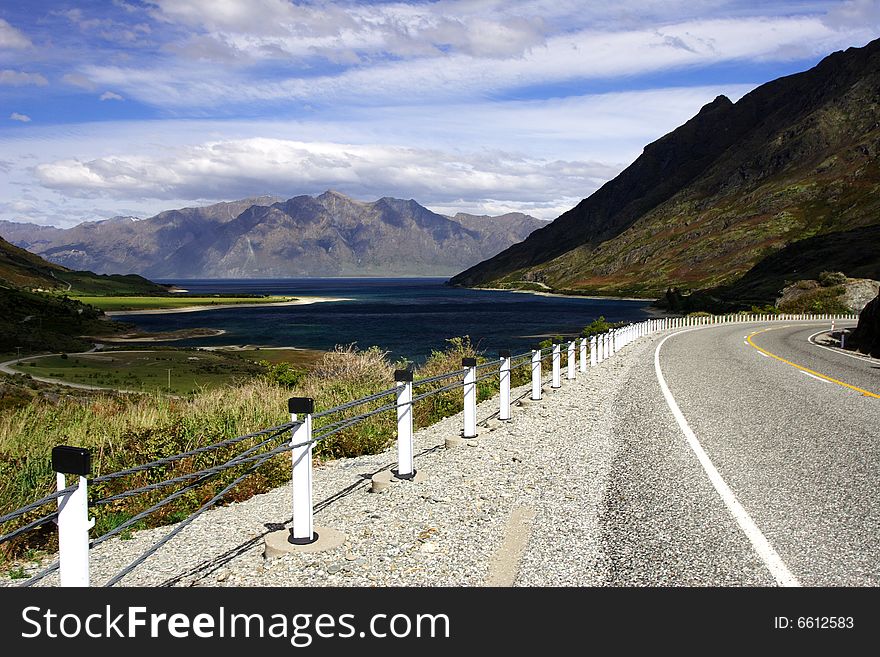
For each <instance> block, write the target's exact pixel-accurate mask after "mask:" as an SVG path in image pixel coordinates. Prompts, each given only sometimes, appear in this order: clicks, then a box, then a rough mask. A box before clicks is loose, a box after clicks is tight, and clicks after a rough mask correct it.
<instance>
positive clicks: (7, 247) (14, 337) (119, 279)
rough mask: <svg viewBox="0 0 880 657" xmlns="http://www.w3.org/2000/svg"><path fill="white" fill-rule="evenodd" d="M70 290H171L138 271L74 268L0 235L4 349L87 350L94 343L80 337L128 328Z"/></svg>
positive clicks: (0, 317)
mask: <svg viewBox="0 0 880 657" xmlns="http://www.w3.org/2000/svg"><path fill="white" fill-rule="evenodd" d="M68 294H70V295H73V294H93V295H106V294H111V295H130V294H142V295H155V296H158V295H165V294H168V289H167V288H166V287H164V286H162V285H157V284H155V283H153V282H151V281H148V280H147V279H145V278H142V277H140V276H136V275H127V276H121V275H99V274H93V273H92V272H88V271H70V270H69V269H66V268H65V267H61V266H60V265H56V264H53V263H51V262H46V261H45V260H43V259H42V258H40V257H39V256H37V255H34V254H33V253H30V252H28V251H26V250H24V249H21V248H19V247H17V246H14V245H12V244H10V243H9V242H7V241H6V240H4V239H2V238H0V352H9V353H12V352H18V351H22V352H23V353H29V352H33V351H43V350H50V351H73V350H79V349H87V348H89V346H91V342H90V341H89V340H87V339H85V338H82V337H80V336H83V335H107V334H112V333H118V332H120V331H123V330H125V329H127V328H129V327H128V326H127V325H123V324H119V323H116V322H108V321H106V320H104V319H103V313H102V312H101V311H100V310H98V309H97V308H95V307H93V306H89V305H87V304H84V303H81V302H79V301H77V300H76V299H71V298H70V297H69V296H68Z"/></svg>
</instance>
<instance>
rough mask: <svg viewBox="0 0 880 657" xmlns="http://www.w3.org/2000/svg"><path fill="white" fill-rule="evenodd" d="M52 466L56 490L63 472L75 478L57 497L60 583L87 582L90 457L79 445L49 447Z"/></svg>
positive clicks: (62, 486) (63, 483)
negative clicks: (68, 490) (75, 483)
mask: <svg viewBox="0 0 880 657" xmlns="http://www.w3.org/2000/svg"><path fill="white" fill-rule="evenodd" d="M52 469H53V470H54V471H55V480H56V484H57V486H58V490H64V489H65V488H67V475H75V476H78V477H79V481H78V482H77V486H76V489H75V490H72V491H70V492H69V493H67V494H65V495H63V496H61V497H59V498H58V560H59V576H60V580H61V586H65V587H67V586H88V585H89V530H90V529H91V528H92V527H94V526H95V521H94V519H93V520H89V488H88V479H86V477H87V476H88V475H89V474H90V473H91V470H92V456H91V453H90V452H89V450H87V449H84V448H82V447H69V446H67V445H59V446H57V447H53V448H52Z"/></svg>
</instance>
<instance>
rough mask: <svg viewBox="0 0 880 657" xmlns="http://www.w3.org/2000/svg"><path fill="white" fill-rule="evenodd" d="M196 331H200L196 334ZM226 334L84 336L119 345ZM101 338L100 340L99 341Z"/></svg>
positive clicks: (211, 331)
mask: <svg viewBox="0 0 880 657" xmlns="http://www.w3.org/2000/svg"><path fill="white" fill-rule="evenodd" d="M194 331H200V333H198V334H195V333H194ZM225 333H226V330H225V329H209V328H204V329H182V330H180V331H166V332H165V333H157V334H155V335H145V334H137V333H135V334H125V333H123V334H122V335H120V336H112V337H105V336H84V337H88V338H89V339H90V340H94V341H95V342H100V343H101V344H106V343H119V344H128V343H130V342H177V341H179V340H196V339H198V338H215V337H217V336H218V335H223V334H225ZM99 338H100V340H99Z"/></svg>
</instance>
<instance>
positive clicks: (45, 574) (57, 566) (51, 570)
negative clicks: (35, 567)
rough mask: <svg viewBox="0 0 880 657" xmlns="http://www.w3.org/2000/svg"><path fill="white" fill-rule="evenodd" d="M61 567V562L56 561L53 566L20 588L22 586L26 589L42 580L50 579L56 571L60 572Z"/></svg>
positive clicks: (26, 581) (25, 582) (22, 584)
mask: <svg viewBox="0 0 880 657" xmlns="http://www.w3.org/2000/svg"><path fill="white" fill-rule="evenodd" d="M60 566H61V562H60V561H57V560H56V561H55V563H53V564H52V565H51V566H48V567H47V568H45V569H43V570H41V571H40V572H38V573H37V574H36V575H34V576H33V577H31V578H30V579H28V580H25V581H24V582H22V583H21V584H19V586H21V587H22V588H26V587H28V586H33V585H34V584H36V583H37V582H39V581H40V580H41V579H43V578H45V577H48V576H49V575H51V574H52V573H54V572H55V571H56V570H58V568H59V567H60Z"/></svg>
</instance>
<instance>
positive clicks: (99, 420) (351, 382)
mask: <svg viewBox="0 0 880 657" xmlns="http://www.w3.org/2000/svg"><path fill="white" fill-rule="evenodd" d="M260 351H261V352H262V351H263V350H260ZM267 351H268V350H267ZM198 353H199V354H201V353H202V352H198ZM102 355H104V354H102ZM473 356H478V354H477V353H476V351H475V349H474V348H473V346H472V345H471V344H470V342H469V340H467V338H459V339H455V340H450V341H449V346H448V348H447V349H445V350H444V351H438V352H435V353H433V354H432V355H431V357H430V358H429V359H428V360H427V362H426V363H425V364H424V365H422V366H421V367H420V368H419V369H418V370H417V372H416V377H417V378H425V377H429V376H432V375H434V374H439V373H443V372H449V371H454V370H458V369H460V368H461V358H462V357H473ZM69 359H70V357H69V358H68V360H69ZM481 360H482V358H481ZM159 362H160V363H163V364H164V363H165V362H166V361H159ZM189 362H191V361H189ZM142 365H143V367H148V365H147V364H146V362H144V363H142ZM397 366H400V363H392V362H391V361H390V360H389V359H388V357H387V355H386V354H385V353H384V352H382V351H380V350H379V349H377V348H371V349H367V350H363V351H361V350H357V349H355V348H354V347H338V348H337V349H335V350H334V351H331V352H326V353H324V354H323V355H322V356H321V358H320V359H319V360H318V361H317V362H315V363H314V364H313V366H312V367H311V369H310V370H308V371H304V370H303V369H301V368H299V367H297V366H295V365H293V364H291V363H289V362H283V361H280V362H277V363H275V364H274V367H267V368H266V372H265V373H264V374H259V375H254V376H251V377H250V378H247V379H244V378H243V379H241V380H239V382H237V383H234V384H230V383H226V384H223V385H218V386H216V387H214V388H210V389H204V390H202V391H201V392H198V393H195V394H191V395H188V396H185V397H183V398H176V397H172V396H169V395H167V394H164V393H159V392H156V393H153V394H144V395H121V394H118V393H109V392H108V393H107V394H106V395H104V394H92V395H88V396H85V397H76V396H66V397H59V398H58V399H57V400H56V401H55V402H49V401H47V400H46V399H40V400H34V401H33V402H30V403H26V404H24V405H21V406H18V407H15V408H12V409H8V410H6V411H5V412H4V413H3V414H2V415H0V514H3V513H7V512H9V511H11V510H14V509H16V508H19V507H21V506H23V505H25V504H27V503H28V502H31V501H33V500H35V499H37V498H39V497H41V496H43V495H46V494H48V493H50V492H51V491H52V490H53V488H54V479H55V477H54V473H53V472H52V470H51V467H50V462H49V454H50V452H51V449H52V447H54V446H55V445H60V444H67V445H74V446H81V447H87V448H89V449H90V450H91V451H92V462H93V467H92V470H93V476H100V475H101V474H105V473H109V472H114V471H118V470H121V469H125V468H128V467H131V466H134V465H139V464H143V463H148V462H150V461H153V460H155V459H157V458H160V457H163V456H168V455H171V454H176V453H180V452H184V451H187V450H190V449H193V448H195V447H198V446H202V445H206V444H211V443H214V442H217V441H220V440H223V439H225V438H230V437H235V436H239V435H244V434H247V433H249V432H253V431H256V430H259V429H264V428H266V427H271V426H276V425H278V424H282V423H284V422H286V421H287V420H288V419H289V416H288V414H287V399H288V398H289V397H291V396H305V397H312V398H314V399H315V403H316V407H317V409H318V410H320V409H324V408H329V407H333V406H336V405H338V404H341V403H343V402H346V401H350V400H353V399H357V398H359V397H363V396H365V395H368V394H370V393H374V392H377V391H380V390H384V389H387V388H391V387H393V385H394V382H393V372H394V369H395V367H397ZM50 369H51V368H50ZM83 369H88V368H83ZM528 376H529V373H528V368H520V369H518V370H515V372H514V380H513V383H514V385H518V384H521V383H525V382H526V381H527V380H528ZM444 383H447V382H438V383H435V384H430V386H425V387H422V388H420V389H419V391H418V392H425V391H426V390H427V389H428V388H429V387H433V388H435V389H436V388H439V387H442V386H443V385H444ZM497 389H498V381H497V378H495V379H489V380H486V381H481V382H480V383H479V384H478V398H479V399H486V398H488V397H490V396H491V395H493V394H495V392H497ZM461 397H462V395H461V390H460V389H453V390H450V391H447V392H443V393H440V394H437V395H435V396H433V397H430V398H428V399H426V400H423V401H420V402H418V403H417V404H416V406H415V412H414V423H415V425H416V426H417V427H423V426H427V425H429V424H431V423H433V422H436V421H437V420H439V419H441V418H443V417H446V416H448V415H451V414H454V413H457V412H458V411H460V410H461V408H462V399H461ZM392 399H393V397H387V398H384V399H381V400H377V401H374V402H371V403H369V404H366V405H363V406H359V407H356V408H353V409H349V410H347V411H345V412H343V413H341V414H337V415H335V416H332V417H328V418H321V419H319V420H318V421H316V423H315V429H316V431H317V430H319V429H320V428H321V427H322V426H324V425H325V424H327V423H330V422H334V421H338V420H339V419H342V418H343V417H352V416H354V415H356V414H359V413H362V412H364V411H365V410H369V409H371V408H377V407H379V406H381V405H383V404H387V403H389V402H390V401H392ZM395 435H396V416H395V414H394V412H393V411H388V412H384V413H381V414H379V415H376V416H374V417H372V418H369V419H368V420H365V421H363V422H361V423H359V424H358V425H356V426H353V427H350V428H347V429H345V430H343V431H341V432H339V433H337V434H335V435H333V436H330V437H328V438H326V439H324V440H322V441H320V442H319V443H317V444H316V446H315V454H316V457H317V458H318V459H330V458H337V457H345V456H356V455H359V454H365V453H376V452H378V451H381V450H383V449H385V448H386V447H388V446H390V445H391V444H392V443H393V441H394V439H395ZM278 440H279V442H278V443H274V444H273V445H272V446H276V445H278V444H280V441H283V440H284V437H283V436H282V437H279V438H278ZM256 442H257V439H248V440H247V441H245V442H243V443H240V444H239V445H236V446H235V447H233V448H223V449H220V450H216V451H212V452H207V453H203V454H199V455H197V456H194V457H190V458H187V459H184V460H181V461H178V462H176V463H174V464H172V465H168V466H163V467H159V468H154V469H152V470H149V471H147V472H142V473H138V474H135V475H130V476H127V477H123V478H120V479H117V480H113V481H110V482H106V483H103V484H99V485H95V486H92V487H90V498H91V499H93V500H95V499H99V498H103V497H106V496H107V495H111V494H114V493H118V492H122V491H124V490H129V489H131V488H134V487H138V486H142V485H145V484H149V483H155V482H158V481H163V480H165V479H168V478H170V477H174V476H178V475H181V474H184V473H187V472H193V471H197V470H200V469H204V468H205V467H210V466H212V465H216V464H219V463H223V462H225V461H227V460H229V458H232V457H233V456H234V455H236V454H238V453H240V452H241V451H242V450H244V449H246V448H248V447H250V446H251V445H253V444H255V443H256ZM242 472H243V468H234V469H231V470H227V471H226V472H223V473H221V474H219V475H215V476H213V477H211V478H210V479H209V480H208V481H206V482H205V483H204V484H203V485H202V486H201V487H200V488H198V489H196V490H194V491H191V492H188V493H186V494H184V495H183V496H181V497H180V498H178V499H176V500H175V501H174V502H173V503H172V504H169V505H168V506H165V507H163V508H162V509H161V510H160V511H159V512H157V513H155V514H153V515H151V516H150V517H149V518H148V519H147V521H145V522H140V523H138V525H137V526H136V527H135V528H138V527H146V526H155V525H161V524H167V523H171V522H176V521H179V520H180V519H182V518H184V517H186V515H187V514H189V513H191V512H192V511H194V510H195V509H197V508H198V507H199V506H201V505H202V504H203V503H204V502H205V501H207V500H208V499H210V498H211V497H212V496H213V495H214V494H216V492H218V491H219V490H220V489H222V488H223V487H224V486H225V485H227V484H228V483H229V482H230V481H232V480H233V479H234V478H236V477H237V476H239V475H240V474H241V473H242ZM289 476H290V460H289V457H287V455H279V456H277V457H274V458H273V459H272V460H271V461H269V462H267V463H265V464H264V465H263V466H261V467H260V469H259V470H258V471H257V472H256V473H255V474H254V475H252V476H250V477H248V478H247V479H246V480H245V481H244V483H243V484H242V485H241V486H239V487H238V488H236V489H235V490H234V491H233V492H232V494H230V495H229V497H228V498H227V501H235V500H243V499H247V498H248V497H250V496H252V495H254V494H256V493H260V492H265V491H267V490H269V489H271V488H273V487H275V486H278V485H280V484H283V483H284V482H285V481H287V480H288V478H289ZM173 490H175V489H174V488H173V487H172V488H168V489H162V490H160V491H154V492H151V493H147V494H142V495H139V496H135V497H130V498H126V499H124V500H120V501H118V502H114V503H111V504H107V505H98V506H95V507H94V508H93V510H92V513H93V514H94V515H95V517H96V518H97V525H96V528H95V529H94V530H93V532H92V535H93V536H99V535H100V534H102V533H104V532H106V531H107V530H109V529H111V528H113V527H116V526H118V525H120V524H121V523H123V522H125V521H126V520H127V519H129V518H131V517H132V516H133V515H135V514H136V513H138V512H139V511H142V510H144V509H146V508H148V507H149V506H151V505H152V504H155V503H156V502H157V501H158V500H160V499H162V497H164V496H165V495H168V494H169V493H171V492H172V491H173ZM50 507H51V505H47V507H46V508H44V509H43V510H42V512H43V513H46V512H49V511H51V510H52V509H51V508H50ZM39 515H40V512H39V511H37V512H33V513H31V514H29V515H27V516H25V517H23V518H21V519H18V520H15V521H10V522H8V523H6V524H5V525H3V526H0V533H5V532H7V531H11V530H13V529H15V527H18V526H21V525H22V524H24V523H25V522H28V521H31V520H33V519H35V518H37V517H39ZM55 540H56V538H55V532H54V526H53V525H51V524H49V525H47V526H44V527H43V528H42V529H38V530H34V531H31V532H29V533H27V534H25V535H23V536H22V537H20V538H18V539H16V540H14V541H11V542H8V543H4V544H2V545H0V554H2V555H3V558H5V560H6V562H5V563H6V567H7V568H10V567H12V565H13V563H14V560H15V559H16V558H20V557H22V556H24V555H27V554H33V551H35V550H36V551H40V550H51V549H53V548H54V547H55Z"/></svg>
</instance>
